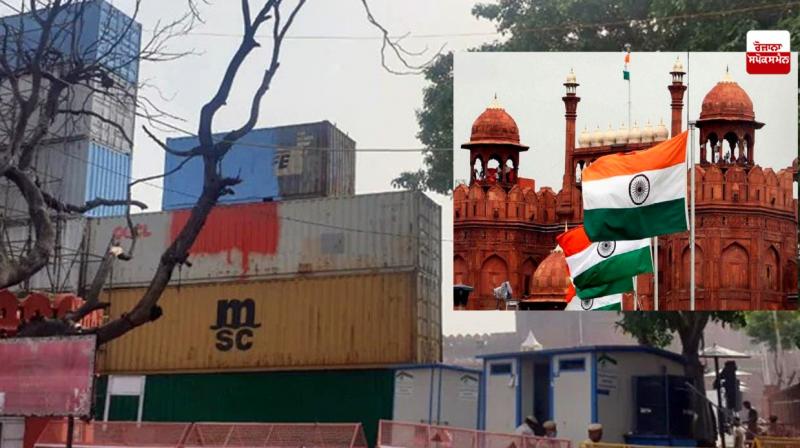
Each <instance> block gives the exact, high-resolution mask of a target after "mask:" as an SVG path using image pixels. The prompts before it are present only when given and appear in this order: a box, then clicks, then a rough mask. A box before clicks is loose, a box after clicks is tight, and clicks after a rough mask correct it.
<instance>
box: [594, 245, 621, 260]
mask: <svg viewBox="0 0 800 448" xmlns="http://www.w3.org/2000/svg"><path fill="white" fill-rule="evenodd" d="M616 249H617V243H616V241H603V242H602V243H599V244H598V245H597V255H600V256H601V257H603V258H608V257H610V256H611V255H612V254H613V253H614V251H615V250H616Z"/></svg>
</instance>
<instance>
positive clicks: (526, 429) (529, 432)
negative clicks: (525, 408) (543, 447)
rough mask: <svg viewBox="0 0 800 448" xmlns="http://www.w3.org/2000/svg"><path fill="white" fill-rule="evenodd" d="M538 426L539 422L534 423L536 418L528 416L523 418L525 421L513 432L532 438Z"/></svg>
mask: <svg viewBox="0 0 800 448" xmlns="http://www.w3.org/2000/svg"><path fill="white" fill-rule="evenodd" d="M538 426H539V422H538V421H536V417H534V416H532V415H529V416H527V417H525V421H524V422H522V424H521V425H519V426H517V429H516V430H514V432H515V433H516V434H520V435H523V436H534V435H536V433H537V432H538V430H537V429H538Z"/></svg>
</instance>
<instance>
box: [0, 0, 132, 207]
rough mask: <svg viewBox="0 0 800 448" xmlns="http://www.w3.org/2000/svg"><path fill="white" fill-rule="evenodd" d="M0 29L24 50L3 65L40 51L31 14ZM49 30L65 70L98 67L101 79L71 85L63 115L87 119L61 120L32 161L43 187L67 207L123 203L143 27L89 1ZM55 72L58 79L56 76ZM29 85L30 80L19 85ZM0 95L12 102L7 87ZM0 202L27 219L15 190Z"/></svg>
mask: <svg viewBox="0 0 800 448" xmlns="http://www.w3.org/2000/svg"><path fill="white" fill-rule="evenodd" d="M44 12H45V11H39V14H40V15H42V14H44ZM0 22H2V23H3V24H4V27H2V28H0V38H2V37H4V35H6V34H7V36H5V37H8V38H9V40H10V41H16V42H20V43H21V44H22V45H21V48H17V49H15V50H13V51H12V50H6V51H7V54H6V55H5V56H6V58H5V59H6V60H10V61H12V63H13V61H15V60H17V59H19V57H20V55H22V54H25V53H26V52H27V51H28V50H31V51H32V50H33V49H34V48H36V46H37V45H38V43H39V42H40V40H41V38H42V29H41V26H40V25H39V23H38V21H37V20H36V19H35V17H34V16H33V13H31V12H24V13H23V14H17V15H13V16H6V17H2V18H0ZM52 29H53V32H52V33H51V38H50V42H51V44H50V45H49V48H50V51H51V52H53V53H54V54H56V55H57V57H58V58H60V59H59V61H60V62H61V61H63V63H64V64H93V63H98V65H99V66H100V68H101V70H100V72H102V73H103V75H102V76H100V77H98V80H97V81H92V82H90V83H88V84H87V85H75V84H72V83H70V84H71V85H70V87H69V88H68V89H67V90H66V92H65V93H64V94H63V96H62V98H61V99H60V104H59V108H60V109H67V110H71V111H78V110H80V111H88V112H89V114H73V113H62V114H59V115H58V116H57V118H56V120H55V121H54V122H53V123H52V125H51V126H50V129H49V131H48V134H47V136H46V137H45V139H44V140H43V141H42V144H41V145H40V147H39V148H38V149H37V151H36V153H35V156H34V162H33V169H34V170H35V171H36V176H37V178H38V181H39V182H40V183H41V184H42V186H43V189H44V190H45V191H47V192H48V193H50V194H51V195H52V196H54V197H55V198H57V199H59V200H61V201H63V202H65V203H69V204H76V205H80V204H83V203H85V202H87V201H89V200H92V199H95V198H100V197H102V198H105V199H123V198H125V197H126V195H127V185H128V183H129V182H130V178H131V156H132V152H133V132H134V119H135V110H136V99H137V86H138V80H139V50H140V46H141V25H140V24H139V23H137V22H136V21H134V20H133V19H132V18H131V17H129V16H127V15H126V14H125V13H123V12H122V11H120V10H119V9H117V8H115V7H114V6H112V5H111V3H109V2H107V1H105V0H88V1H84V2H77V3H75V4H74V5H71V6H69V7H67V8H65V9H64V10H63V11H61V12H60V13H59V15H58V16H57V18H56V20H55V23H54V25H53V27H52ZM65 56H68V57H65ZM60 62H59V63H60ZM55 65H56V66H57V65H58V63H57V64H55ZM53 71H54V72H56V75H55V76H56V77H57V76H60V75H59V74H58V73H59V72H60V71H59V70H57V69H56V70H53ZM64 72H66V70H64ZM27 81H28V79H26V78H25V76H23V77H21V79H20V82H21V83H26V82H27ZM0 87H3V88H0V98H4V97H8V98H9V99H10V98H11V90H10V89H9V88H8V87H9V86H8V85H6V86H2V83H0ZM6 104H13V103H12V102H11V101H7V102H6ZM9 107H12V106H9ZM0 194H2V197H0V199H2V202H0V210H2V211H3V213H2V214H3V215H5V216H6V217H7V218H9V217H20V218H21V219H24V218H25V217H26V215H27V213H26V212H25V210H26V207H25V204H24V202H23V201H22V199H21V198H20V194H19V192H18V191H17V190H16V189H15V188H14V187H11V186H9V185H3V189H2V190H0ZM123 211H124V207H99V208H96V209H94V210H91V211H89V212H88V213H87V215H90V216H104V215H113V214H119V213H122V212H123Z"/></svg>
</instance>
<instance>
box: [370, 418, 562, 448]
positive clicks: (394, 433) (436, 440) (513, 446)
mask: <svg viewBox="0 0 800 448" xmlns="http://www.w3.org/2000/svg"><path fill="white" fill-rule="evenodd" d="M378 447H379V448H572V442H570V441H569V440H565V439H553V438H547V437H533V436H523V435H519V434H502V433H492V432H486V431H477V430H474V429H466V428H455V427H451V426H436V425H426V424H421V423H409V422H395V421H388V420H381V421H380V424H379V427H378Z"/></svg>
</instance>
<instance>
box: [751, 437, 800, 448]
mask: <svg viewBox="0 0 800 448" xmlns="http://www.w3.org/2000/svg"><path fill="white" fill-rule="evenodd" d="M753 445H754V446H755V448H800V437H770V436H756V438H755V439H754V440H753Z"/></svg>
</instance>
